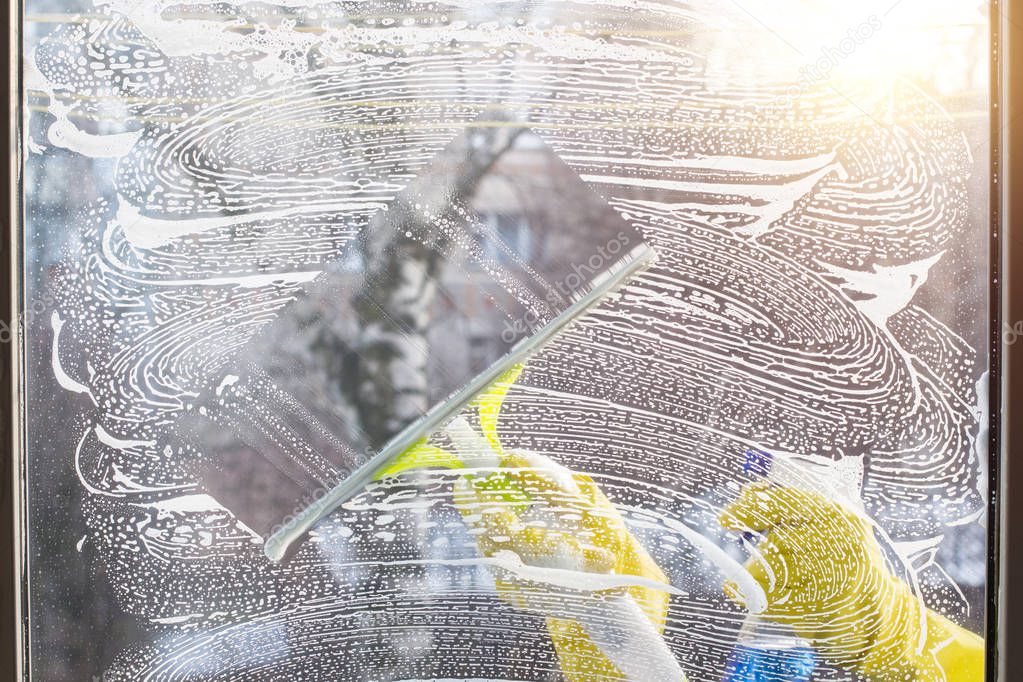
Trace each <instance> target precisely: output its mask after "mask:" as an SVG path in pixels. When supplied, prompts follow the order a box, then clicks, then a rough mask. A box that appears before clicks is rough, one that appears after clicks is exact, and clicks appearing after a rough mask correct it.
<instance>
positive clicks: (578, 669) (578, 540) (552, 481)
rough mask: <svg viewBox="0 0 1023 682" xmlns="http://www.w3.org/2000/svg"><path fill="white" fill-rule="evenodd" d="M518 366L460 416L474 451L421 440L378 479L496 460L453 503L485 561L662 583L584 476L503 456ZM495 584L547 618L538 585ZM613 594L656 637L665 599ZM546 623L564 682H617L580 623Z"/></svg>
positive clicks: (544, 462) (462, 484)
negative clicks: (630, 605)
mask: <svg viewBox="0 0 1023 682" xmlns="http://www.w3.org/2000/svg"><path fill="white" fill-rule="evenodd" d="M522 370H523V367H522V366H521V365H519V366H516V367H514V368H512V369H511V370H509V371H508V372H506V373H505V374H504V375H502V376H501V377H500V378H499V379H498V380H497V381H495V382H494V383H493V384H491V385H490V386H489V387H488V388H487V390H485V391H484V392H482V393H481V394H480V395H479V396H478V397H477V398H476V399H475V400H474V401H473V402H472V403H471V404H470V405H468V406H467V408H466V410H465V412H464V413H463V415H462V416H461V419H463V420H465V422H464V423H465V424H468V423H469V422H470V421H471V422H475V424H476V427H475V428H478V429H479V432H480V433H481V434H482V438H481V439H479V442H478V445H477V446H476V447H471V448H470V449H471V450H473V452H471V453H459V455H455V454H453V453H451V452H448V451H447V450H445V449H443V448H441V447H438V446H436V445H434V444H432V443H431V442H430V439H424V440H422V441H420V442H419V443H416V444H415V445H414V446H412V447H411V448H409V449H408V450H407V451H405V452H404V453H402V454H401V455H400V456H399V457H397V458H396V459H395V460H394V462H392V463H390V464H389V465H388V466H386V467H384V468H383V469H382V470H381V471H380V472H378V474H377V477H378V478H382V477H384V476H393V475H397V474H400V473H402V472H404V471H408V470H411V469H423V468H448V469H457V468H463V467H465V466H466V465H467V464H470V465H471V464H475V463H478V461H479V460H481V459H484V460H485V459H493V460H496V461H497V462H498V463H499V465H500V467H499V468H497V469H496V470H494V471H492V472H487V473H480V474H468V475H466V476H463V477H461V478H460V479H459V480H458V481H457V483H456V485H455V491H454V499H455V505H456V506H457V508H458V509H459V511H460V512H461V513H462V515H463V518H464V519H465V520H466V523H467V525H468V526H469V528H470V532H471V533H473V534H474V535H475V536H476V541H477V545H478V546H479V548H480V551H481V552H482V553H483V554H484V555H485V556H488V557H491V556H494V555H496V554H498V553H501V552H514V553H515V555H516V556H517V557H518V558H519V559H520V560H521V561H522V562H523V563H524V564H527V565H530V566H536V567H551V568H553V567H557V568H569V569H571V570H576V571H585V572H590V573H604V574H608V573H617V574H626V575H635V576H640V577H644V578H648V579H650V580H654V581H657V582H660V583H665V582H667V578H666V577H665V575H664V573H663V572H662V571H661V569H660V568H659V567H658V566H657V564H656V563H655V562H654V561H653V559H651V558H650V555H649V554H647V552H646V550H645V549H643V547H642V545H640V544H639V542H638V541H637V540H636V539H635V537H633V536H632V534H631V533H630V532H629V531H628V529H627V528H626V526H625V523H624V522H623V520H622V518H621V515H620V514H619V513H618V510H617V509H615V507H614V505H613V504H611V502H610V501H609V500H608V499H607V497H605V496H604V494H603V493H602V492H601V491H600V489H599V488H598V487H597V486H596V484H594V482H593V480H592V479H591V478H590V477H589V476H584V475H581V474H574V473H572V472H570V471H569V470H567V469H565V468H564V467H561V466H559V465H557V464H555V463H554V462H553V461H552V460H550V459H548V458H546V457H542V456H540V455H535V454H532V453H528V452H524V451H513V452H505V450H504V448H503V447H502V445H501V440H500V438H499V437H498V433H497V425H498V418H499V416H500V412H501V407H502V405H503V403H504V399H505V397H506V396H507V394H508V392H509V391H510V390H511V387H512V386H513V385H514V383H515V381H516V380H517V379H518V377H519V375H520V374H521V373H522ZM479 450H485V451H486V452H478V451H479ZM497 587H498V591H499V594H500V595H501V596H502V598H504V599H506V600H507V601H509V602H510V603H512V604H513V605H515V606H518V607H519V608H526V609H531V610H534V611H540V612H545V610H548V609H545V608H544V607H545V606H550V599H551V594H550V593H549V590H548V589H547V588H546V587H545V586H538V587H526V586H525V585H524V584H523V583H522V582H521V581H513V580H501V581H498V582H497ZM618 591H621V592H627V593H628V594H629V595H630V596H631V597H632V599H634V600H635V602H636V604H637V605H639V606H640V608H641V609H642V610H643V613H644V615H645V616H646V617H647V619H648V620H649V621H650V622H651V623H652V624H653V625H654V627H655V629H656V631H657V633H658V635H659V634H660V633H661V632H663V630H664V622H665V618H666V617H667V609H668V595H667V593H665V592H662V591H659V590H655V589H653V588H649V587H644V586H630V587H628V588H620V589H619V590H618ZM546 621H547V628H548V631H549V633H550V636H551V640H552V642H553V644H554V647H555V650H556V651H557V654H558V661H559V665H560V667H561V669H562V672H563V673H564V675H565V677H566V678H567V679H568V681H569V682H595V681H597V680H620V679H625V676H624V675H623V674H622V673H621V672H620V671H619V670H618V669H617V668H616V667H615V665H614V664H613V663H612V662H611V661H610V660H609V659H608V658H607V657H605V656H604V655H603V654H602V653H601V651H600V649H599V648H598V647H597V646H596V645H595V644H594V643H593V642H592V641H591V640H590V639H589V637H588V636H587V635H586V633H585V632H584V630H583V628H582V626H581V625H580V624H579V623H578V622H576V621H574V620H570V619H565V618H556V617H547V618H546ZM672 682H674V681H672Z"/></svg>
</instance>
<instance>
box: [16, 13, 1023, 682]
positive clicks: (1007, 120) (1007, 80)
mask: <svg viewBox="0 0 1023 682" xmlns="http://www.w3.org/2000/svg"><path fill="white" fill-rule="evenodd" d="M990 13H991V14H990V16H991V22H990V30H991V44H990V48H991V52H990V70H991V147H990V159H991V173H990V187H991V192H990V201H991V214H990V218H991V241H990V249H991V273H990V274H991V280H990V295H991V307H990V310H989V311H988V313H989V315H990V320H991V330H990V348H989V353H990V371H991V381H990V395H989V401H990V402H989V405H990V406H991V407H990V410H989V416H990V424H989V429H990V430H989V433H990V441H989V446H990V447H989V457H990V462H989V464H990V467H989V475H990V480H989V488H988V490H989V491H990V496H989V500H988V505H989V507H988V519H989V523H988V575H987V597H986V606H987V612H986V615H985V626H986V633H985V634H986V636H987V642H988V646H987V672H986V675H985V678H986V680H988V681H989V682H993V681H995V680H1018V679H1023V657H1019V656H1009V655H1002V654H1003V652H1004V653H1005V654H1008V652H1010V651H1012V650H1013V645H1014V644H1019V645H1023V621H1021V622H1018V623H1013V622H1012V621H1011V620H1010V619H1009V617H1008V616H1009V614H1010V613H1012V612H1013V611H1020V610H1021V609H1023V497H1021V498H1019V499H1018V500H1017V501H1016V502H1015V503H1014V502H1013V500H1012V498H1011V496H1010V495H1009V491H1010V490H1011V489H1023V465H1019V466H1013V462H1012V458H1011V457H1010V453H1011V452H1013V451H1015V450H1019V451H1020V454H1018V455H1017V456H1020V457H1023V403H1019V402H1018V401H1020V400H1023V343H1020V344H1018V345H1013V346H1011V347H1010V346H1006V345H1004V337H1003V329H1005V328H1006V327H1005V326H1004V325H1005V323H1004V322H1003V320H1005V321H1008V323H1009V324H1015V322H1016V321H1023V0H992V1H991V3H990ZM6 18H7V23H8V29H7V30H6V31H0V50H2V52H3V53H4V55H5V59H6V62H7V64H6V68H5V69H4V78H5V80H6V82H5V86H4V87H3V88H2V97H3V110H4V112H5V114H6V117H7V119H8V126H7V140H6V141H7V153H8V158H7V168H6V170H7V174H8V180H7V181H5V182H0V206H2V208H3V217H2V218H0V260H2V261H4V263H3V265H0V320H5V321H7V322H8V324H9V325H10V327H11V332H12V335H13V338H12V339H11V342H10V343H8V344H3V347H2V351H0V439H2V441H0V442H2V445H0V466H2V468H3V470H4V472H5V473H3V474H2V475H0V679H10V680H21V679H27V677H26V676H27V675H28V672H29V671H28V669H27V668H26V666H25V662H24V661H23V660H22V656H21V654H22V653H23V652H24V650H25V645H26V644H27V641H28V632H29V628H28V620H27V595H26V594H23V592H22V586H23V585H24V584H25V581H24V580H23V579H24V578H25V577H26V575H25V574H24V570H25V568H26V566H25V564H24V562H23V560H22V559H23V557H24V556H25V555H26V554H25V553H26V550H27V546H26V544H25V542H26V540H25V539H26V537H27V536H26V534H25V532H24V530H25V520H26V515H25V512H26V510H25V509H24V508H22V501H23V500H24V499H25V496H24V493H25V483H26V482H25V480H24V473H23V471H22V467H21V457H22V454H23V453H24V451H25V450H24V447H23V446H24V431H23V424H22V421H21V419H20V416H21V412H20V404H21V402H20V396H21V395H22V394H23V387H24V385H23V372H22V369H23V367H24V359H25V358H24V343H23V339H22V338H21V330H20V325H17V324H13V323H11V321H12V320H15V319H17V315H18V313H20V311H22V310H24V298H23V296H24V290H23V278H22V275H23V267H24V260H23V254H24V249H23V248H21V247H22V245H23V239H24V236H23V231H22V229H21V228H22V225H23V223H22V210H23V206H22V194H21V189H22V167H23V155H22V149H21V135H20V131H21V130H22V125H23V118H22V108H21V106H20V104H21V101H22V97H21V93H22V92H23V82H22V73H23V72H22V65H21V46H22V35H23V34H22V22H23V19H24V7H23V0H10V1H9V2H8V4H7V12H6ZM1013 76H1015V78H1013Z"/></svg>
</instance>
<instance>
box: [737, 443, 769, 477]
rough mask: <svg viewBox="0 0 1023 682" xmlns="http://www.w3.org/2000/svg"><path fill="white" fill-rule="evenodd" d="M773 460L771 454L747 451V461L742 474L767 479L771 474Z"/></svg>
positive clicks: (761, 451) (760, 451) (744, 463)
mask: <svg viewBox="0 0 1023 682" xmlns="http://www.w3.org/2000/svg"><path fill="white" fill-rule="evenodd" d="M773 460H774V457H773V456H772V455H771V453H770V452H764V451H763V450H755V449H753V450H747V451H746V461H745V462H743V465H742V473H744V474H750V475H752V476H760V477H762V478H767V475H768V474H769V473H770V472H771V462H772V461H773Z"/></svg>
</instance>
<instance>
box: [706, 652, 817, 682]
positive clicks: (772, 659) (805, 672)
mask: <svg viewBox="0 0 1023 682" xmlns="http://www.w3.org/2000/svg"><path fill="white" fill-rule="evenodd" d="M816 667H817V654H816V653H815V652H814V650H813V649H811V648H810V647H805V646H801V647H793V648H784V649H763V648H760V647H754V646H748V645H744V644H739V645H737V646H736V647H735V649H733V650H732V654H731V655H730V656H729V657H728V663H726V664H725V677H724V682H807V681H808V680H809V679H810V677H811V676H812V675H813V671H814V668H816Z"/></svg>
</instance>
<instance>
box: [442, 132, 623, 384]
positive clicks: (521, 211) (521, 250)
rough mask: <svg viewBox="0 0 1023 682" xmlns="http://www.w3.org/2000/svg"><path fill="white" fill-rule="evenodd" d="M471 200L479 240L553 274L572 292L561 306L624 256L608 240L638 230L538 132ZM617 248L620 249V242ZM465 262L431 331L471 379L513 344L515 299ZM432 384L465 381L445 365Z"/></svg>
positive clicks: (449, 362) (553, 281) (448, 275)
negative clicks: (453, 378)
mask: <svg viewBox="0 0 1023 682" xmlns="http://www.w3.org/2000/svg"><path fill="white" fill-rule="evenodd" d="M471 204H472V209H473V210H474V212H475V215H476V218H477V220H476V224H475V225H472V226H470V227H469V229H470V230H471V233H472V237H473V239H474V241H475V243H476V245H478V246H479V247H480V249H481V250H482V252H483V253H484V254H485V255H486V256H487V257H489V258H491V259H493V260H494V261H496V262H497V263H498V264H500V265H503V266H506V267H507V266H512V265H513V264H514V261H515V260H521V261H522V262H525V263H527V264H529V266H530V267H531V269H534V270H536V271H537V272H538V273H541V274H542V275H544V277H545V280H546V285H547V287H548V289H549V290H550V291H552V292H555V293H556V295H557V297H558V298H561V299H563V302H562V303H560V304H559V306H558V307H557V309H556V310H554V311H552V312H555V313H556V312H557V311H558V310H560V309H562V308H563V307H564V304H565V303H567V302H568V298H566V297H565V296H564V294H565V293H566V292H570V293H571V292H574V291H578V290H580V289H584V288H585V286H586V283H588V282H589V281H590V280H591V279H592V278H593V277H594V276H595V275H596V274H598V273H599V272H602V271H604V270H606V269H607V268H609V267H611V266H612V265H613V262H614V261H615V260H616V258H615V256H614V254H612V253H610V252H609V251H608V250H606V248H607V245H608V244H609V243H612V242H617V241H618V234H619V233H620V232H624V234H625V235H626V237H625V238H626V239H638V237H636V236H635V233H634V231H633V230H632V229H631V228H630V227H629V226H627V225H626V224H625V222H624V221H623V220H622V219H621V218H620V217H619V216H618V214H617V213H615V212H614V211H613V210H612V209H611V208H610V207H609V206H608V205H607V203H606V202H605V201H604V200H603V199H602V198H601V197H599V196H598V195H596V194H595V193H594V192H593V190H592V189H590V188H589V187H588V186H587V185H586V183H584V182H583V181H582V180H581V179H580V178H579V176H578V175H577V174H576V173H575V172H574V171H572V170H571V169H570V168H569V167H568V166H566V165H565V164H564V163H563V162H562V161H561V160H560V159H558V158H557V156H556V155H555V154H554V153H553V152H551V151H550V150H549V149H548V148H547V147H546V146H544V145H543V144H542V142H540V140H539V139H538V138H536V137H535V136H532V135H523V136H521V137H520V138H519V139H518V140H517V141H516V145H515V146H514V147H513V148H512V149H511V150H509V151H508V152H506V153H505V154H503V155H502V156H501V158H500V159H499V161H498V162H497V163H496V164H495V165H494V167H493V168H492V169H491V172H490V173H488V174H487V175H486V176H485V177H484V178H483V180H482V181H481V182H480V184H479V187H478V189H477V191H476V193H475V196H474V197H473V199H472V202H471ZM613 248H614V250H615V252H616V253H617V255H618V256H621V254H622V250H621V249H620V247H619V245H618V244H617V243H615V244H613ZM601 254H604V255H601ZM465 265H466V267H459V266H456V265H455V264H454V263H452V264H450V266H449V267H447V268H445V270H444V271H443V273H442V274H441V276H440V284H441V286H442V287H443V289H444V291H445V292H446V293H447V294H448V296H439V297H438V298H437V300H436V302H435V311H434V313H433V315H432V316H431V319H432V320H433V323H432V327H431V330H430V332H429V333H428V337H429V339H430V352H431V353H436V354H438V355H439V356H441V357H442V363H440V364H442V365H443V366H444V367H449V368H450V367H455V368H457V369H456V370H455V371H454V372H453V373H452V374H453V375H454V376H459V377H466V378H468V377H470V376H472V375H473V374H475V373H477V372H479V371H480V370H482V369H483V368H484V367H485V366H486V365H487V364H489V363H491V362H493V361H494V360H496V359H497V358H498V357H499V356H500V355H501V354H502V353H504V352H505V351H506V350H507V349H508V348H509V347H510V345H511V343H510V342H509V339H510V338H511V335H510V334H507V333H506V332H507V331H508V329H509V319H508V318H509V315H508V313H509V310H511V309H514V308H515V306H514V305H513V303H512V301H511V300H510V298H509V297H508V294H507V292H505V291H503V288H502V286H501V285H500V284H499V283H497V282H496V281H494V279H493V277H492V276H491V275H490V274H489V273H487V272H486V271H485V270H484V269H482V268H481V267H480V266H479V265H478V264H476V263H466V264H465ZM594 266H595V267H594ZM580 282H582V284H580ZM544 297H545V298H546V297H547V296H546V295H545V296H544ZM519 336H521V334H518V335H516V337H515V338H516V339H517V338H518V337H519ZM512 340H514V339H512ZM430 383H431V388H432V389H433V390H434V391H435V396H436V397H439V396H441V395H443V394H446V393H447V392H450V391H451V390H454V389H455V388H457V385H454V384H452V383H451V382H450V381H448V380H445V378H444V377H443V376H441V375H440V373H439V371H438V372H437V373H435V374H434V375H433V376H431V382H430Z"/></svg>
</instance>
